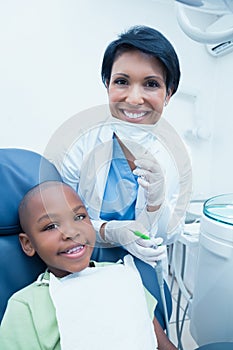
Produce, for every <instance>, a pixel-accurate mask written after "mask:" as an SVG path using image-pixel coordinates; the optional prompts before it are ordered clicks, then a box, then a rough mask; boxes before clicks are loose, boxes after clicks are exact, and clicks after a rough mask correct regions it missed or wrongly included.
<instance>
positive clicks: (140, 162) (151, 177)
mask: <svg viewBox="0 0 233 350" xmlns="http://www.w3.org/2000/svg"><path fill="white" fill-rule="evenodd" d="M134 163H135V165H136V167H137V168H136V169H135V170H134V171H133V173H134V174H135V175H137V176H138V183H139V185H141V186H142V187H143V188H144V190H145V196H146V200H147V205H149V206H153V207H154V206H158V205H161V204H162V203H163V201H164V192H165V181H164V175H163V171H162V169H161V167H160V165H159V163H158V162H157V161H156V159H155V158H154V157H153V156H152V155H151V154H149V153H145V155H144V158H141V159H136V160H135V161H134Z"/></svg>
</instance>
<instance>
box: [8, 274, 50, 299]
mask: <svg viewBox="0 0 233 350" xmlns="http://www.w3.org/2000/svg"><path fill="white" fill-rule="evenodd" d="M48 285H49V273H48V272H47V271H46V272H44V273H42V274H40V275H39V276H38V278H37V280H36V281H34V282H32V283H31V284H29V285H27V286H25V287H23V288H22V289H20V290H18V291H16V292H15V293H14V294H13V295H12V296H11V297H10V299H11V300H15V301H19V302H30V300H32V301H33V300H35V299H34V298H35V297H36V295H37V294H38V296H39V295H41V294H43V293H45V292H46V291H47V290H48V288H46V287H48ZM41 286H42V287H45V288H39V287H41Z"/></svg>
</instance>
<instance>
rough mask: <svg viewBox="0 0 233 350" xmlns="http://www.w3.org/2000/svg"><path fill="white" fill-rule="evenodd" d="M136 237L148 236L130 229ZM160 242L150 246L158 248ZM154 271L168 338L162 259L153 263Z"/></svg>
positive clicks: (146, 237) (145, 237) (144, 237)
mask: <svg viewBox="0 0 233 350" xmlns="http://www.w3.org/2000/svg"><path fill="white" fill-rule="evenodd" d="M132 232H133V233H134V234H135V235H136V236H137V237H140V238H142V239H146V240H148V239H150V237H149V236H147V235H145V234H144V233H142V232H140V231H132ZM161 245H162V244H158V245H156V244H155V245H152V246H151V248H154V249H156V248H158V247H159V246H161ZM154 268H155V271H156V275H157V279H158V283H159V289H160V294H161V299H162V304H163V309H164V318H165V324H166V334H167V337H168V338H169V339H170V331H169V321H168V313H167V304H166V298H165V293H164V279H163V266H162V261H161V260H159V261H157V263H156V265H155V267H154Z"/></svg>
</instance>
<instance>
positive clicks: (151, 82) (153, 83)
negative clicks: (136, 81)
mask: <svg viewBox="0 0 233 350" xmlns="http://www.w3.org/2000/svg"><path fill="white" fill-rule="evenodd" d="M146 86H147V87H150V88H158V87H160V84H159V83H158V82H157V81H156V80H148V81H147V82H146Z"/></svg>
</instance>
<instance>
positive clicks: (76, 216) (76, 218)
mask: <svg viewBox="0 0 233 350" xmlns="http://www.w3.org/2000/svg"><path fill="white" fill-rule="evenodd" d="M85 217H86V215H85V214H77V215H75V217H74V220H75V221H81V220H84V219H85Z"/></svg>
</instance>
